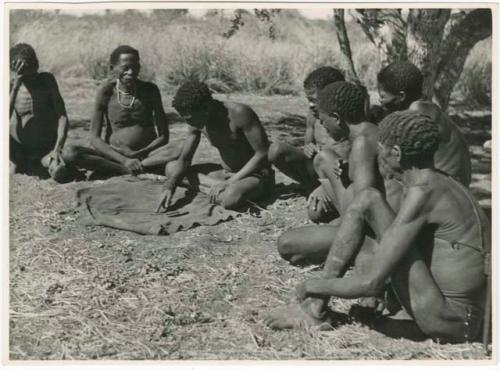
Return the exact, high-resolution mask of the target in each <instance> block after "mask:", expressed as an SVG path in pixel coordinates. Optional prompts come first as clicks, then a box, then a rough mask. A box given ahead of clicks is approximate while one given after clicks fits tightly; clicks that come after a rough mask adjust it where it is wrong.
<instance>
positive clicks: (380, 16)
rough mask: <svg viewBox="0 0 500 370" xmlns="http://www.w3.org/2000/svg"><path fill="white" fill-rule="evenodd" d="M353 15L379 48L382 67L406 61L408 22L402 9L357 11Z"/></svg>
mask: <svg viewBox="0 0 500 370" xmlns="http://www.w3.org/2000/svg"><path fill="white" fill-rule="evenodd" d="M352 15H353V17H354V18H355V19H356V21H357V22H358V23H359V24H360V25H361V28H362V29H363V32H364V33H365V34H366V36H367V37H368V39H369V40H370V41H371V42H372V43H373V44H375V46H376V47H377V48H378V50H379V55H380V61H381V63H382V66H385V65H387V64H390V63H392V62H395V61H398V60H405V59H406V21H405V20H404V19H403V16H402V14H401V9H356V10H355V11H354V12H352Z"/></svg>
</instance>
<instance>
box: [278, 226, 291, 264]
mask: <svg viewBox="0 0 500 370" xmlns="http://www.w3.org/2000/svg"><path fill="white" fill-rule="evenodd" d="M294 239H295V238H294V236H293V233H290V232H284V233H283V234H281V235H280V237H279V238H278V253H279V254H280V256H281V258H283V259H284V260H286V261H290V260H291V259H292V257H293V256H294V252H293V243H294Z"/></svg>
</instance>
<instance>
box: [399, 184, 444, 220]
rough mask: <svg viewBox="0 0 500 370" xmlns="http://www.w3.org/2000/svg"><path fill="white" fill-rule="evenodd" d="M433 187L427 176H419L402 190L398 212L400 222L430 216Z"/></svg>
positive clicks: (433, 202) (432, 206) (432, 205)
mask: <svg viewBox="0 0 500 370" xmlns="http://www.w3.org/2000/svg"><path fill="white" fill-rule="evenodd" d="M434 193H435V186H433V181H432V179H431V178H430V177H428V176H425V175H424V176H421V177H419V178H418V179H417V181H415V182H413V183H412V184H410V185H409V186H407V187H406V188H405V189H404V196H403V199H402V201H401V205H400V208H399V212H398V217H397V218H398V219H399V220H400V221H405V220H406V221H408V220H412V219H415V218H417V217H422V216H425V215H428V214H430V212H431V210H432V209H433V208H434V204H435V196H434Z"/></svg>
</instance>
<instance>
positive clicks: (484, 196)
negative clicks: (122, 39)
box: [9, 80, 491, 360]
mask: <svg viewBox="0 0 500 370" xmlns="http://www.w3.org/2000/svg"><path fill="white" fill-rule="evenodd" d="M94 89H95V85H94V84H93V83H91V82H85V81H77V80H75V81H71V80H68V81H67V82H66V84H65V85H64V86H62V92H63V96H64V97H65V99H66V104H67V108H68V112H69V115H70V119H71V120H72V129H71V131H70V135H69V141H70V142H76V141H80V142H81V141H84V140H85V139H86V137H87V133H88V126H89V120H88V117H89V116H90V113H91V107H92V103H93V94H94ZM221 98H223V99H224V98H228V97H227V96H221ZM229 98H230V99H233V100H236V101H241V102H246V103H248V104H250V105H251V106H253V107H254V108H255V110H256V111H257V113H258V114H259V115H260V117H261V119H262V121H263V122H264V123H265V125H266V128H267V130H268V133H269V136H270V137H271V139H276V138H281V139H287V140H289V141H292V142H294V143H296V144H297V145H301V144H302V135H303V114H304V112H305V111H306V102H305V100H304V99H303V98H300V97H258V96H230V97H229ZM170 101H171V97H168V96H164V104H165V105H166V106H167V107H168V106H169V105H170ZM168 111H169V112H172V111H171V110H170V109H168ZM472 116H473V117H472V118H471V117H470V114H469V116H467V115H466V114H463V113H460V117H462V119H460V117H459V116H457V117H456V119H457V121H459V124H460V125H461V127H462V128H463V130H464V132H465V133H466V134H467V138H468V140H469V142H470V143H471V144H473V145H472V146H471V152H472V153H473V160H474V164H473V165H474V173H475V174H474V183H473V185H472V189H473V191H474V193H475V195H476V196H477V197H478V198H479V199H480V200H481V203H482V205H483V206H484V207H485V208H488V207H489V204H490V203H489V202H490V197H491V195H490V190H491V175H490V157H489V155H488V154H485V153H484V151H483V150H482V147H481V145H482V142H483V141H484V140H485V139H486V138H487V136H488V135H489V134H488V133H487V130H488V129H489V128H490V127H491V122H490V121H491V117H490V116H489V115H487V114H486V115H485V114H483V113H477V112H476V113H474V114H472ZM183 130H184V127H183V126H182V124H174V125H172V130H171V132H172V136H173V137H174V138H175V137H181V136H182V133H183ZM197 158H203V159H204V160H206V159H215V158H216V153H215V152H214V150H212V149H211V148H209V147H208V145H207V143H206V141H203V142H202V146H201V147H200V150H199V153H198V155H197ZM195 160H196V159H195ZM277 180H278V182H284V183H286V184H289V183H290V181H289V180H288V179H286V178H285V177H284V176H283V175H278V176H277ZM88 185H89V182H73V183H69V184H65V185H57V184H56V183H54V182H53V181H52V180H41V179H38V178H35V177H28V176H25V175H15V176H13V177H11V179H10V207H11V209H10V261H9V262H10V265H9V268H10V321H9V324H10V359H11V360H16V359H18V360H21V359H23V360H27V359H51V360H56V359H172V360H177V359H246V360H252V359H267V360H276V359H356V360H357V359H371V360H375V359H376V360H381V359H402V360H409V359H484V358H485V355H484V353H483V351H482V347H481V344H480V343H472V344H460V345H441V344H439V343H435V342H432V341H431V340H427V341H424V342H413V341H411V340H408V339H397V338H388V337H386V336H384V335H382V334H380V333H378V332H376V331H374V330H371V329H369V328H368V327H365V326H362V325H361V324H360V323H357V322H353V321H348V322H347V323H345V324H342V325H339V327H338V328H336V330H334V331H328V332H326V331H325V332H313V331H307V330H296V331H284V332H277V331H272V330H270V329H268V328H267V327H265V326H264V325H263V324H262V322H261V319H262V317H263V316H264V315H265V314H266V313H267V312H269V311H270V310H272V309H274V308H275V307H278V306H280V305H282V304H285V303H286V302H288V301H289V300H290V299H291V298H292V297H293V294H294V289H293V288H294V287H295V285H296V284H297V283H298V282H299V281H302V280H304V279H305V278H307V277H310V276H312V275H314V274H317V273H318V271H314V269H299V268H295V267H292V266H290V265H288V264H287V263H286V262H285V261H283V260H281V259H280V257H279V255H278V253H277V251H276V240H277V238H278V236H279V235H280V234H281V233H282V232H283V231H285V230H287V229H289V228H293V227H296V226H299V225H303V224H305V223H307V217H306V214H305V211H304V205H305V200H304V198H303V197H301V196H299V195H293V192H292V191H291V188H290V187H285V188H284V190H285V191H284V192H283V193H282V195H281V196H280V198H279V199H278V200H277V201H276V202H275V203H273V204H272V205H269V206H267V207H266V209H263V210H261V212H260V214H258V215H255V214H252V213H245V214H243V215H242V216H241V217H239V218H238V219H235V220H233V221H230V222H226V223H222V224H219V225H217V226H211V227H198V228H195V229H192V230H189V231H187V232H179V233H176V234H174V235H171V236H166V237H153V236H141V235H137V234H134V233H128V232H123V231H118V230H113V229H108V228H101V227H84V226H80V225H78V224H77V223H76V215H75V214H74V213H73V212H72V211H71V208H72V205H73V202H74V195H75V190H76V189H78V188H79V187H82V186H88ZM352 303H353V302H352V301H347V300H333V301H332V306H333V307H334V309H335V310H336V311H338V312H340V313H344V314H346V313H347V312H348V310H349V308H350V306H351V304H352Z"/></svg>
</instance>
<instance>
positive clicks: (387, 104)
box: [377, 84, 404, 112]
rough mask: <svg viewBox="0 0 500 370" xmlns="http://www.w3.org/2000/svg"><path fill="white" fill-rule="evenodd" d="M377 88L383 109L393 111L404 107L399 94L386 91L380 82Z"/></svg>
mask: <svg viewBox="0 0 500 370" xmlns="http://www.w3.org/2000/svg"><path fill="white" fill-rule="evenodd" d="M377 88H378V96H379V101H380V105H381V106H382V108H383V109H384V110H386V111H389V112H395V111H398V110H402V109H404V108H403V104H402V103H403V102H402V99H401V97H400V96H397V95H395V94H393V93H391V92H389V91H387V90H386V89H385V88H384V87H383V86H382V85H381V84H378V86H377Z"/></svg>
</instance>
